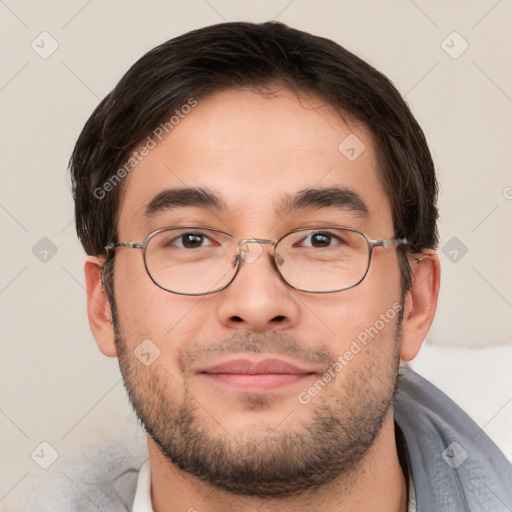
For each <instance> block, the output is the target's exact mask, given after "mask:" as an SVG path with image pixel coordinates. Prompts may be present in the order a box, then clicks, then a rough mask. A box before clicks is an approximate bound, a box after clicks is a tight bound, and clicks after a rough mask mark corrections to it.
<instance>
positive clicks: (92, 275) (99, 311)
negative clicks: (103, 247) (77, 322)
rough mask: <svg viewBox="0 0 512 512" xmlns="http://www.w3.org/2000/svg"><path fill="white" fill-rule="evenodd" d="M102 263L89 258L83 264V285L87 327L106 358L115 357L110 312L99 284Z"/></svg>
mask: <svg viewBox="0 0 512 512" xmlns="http://www.w3.org/2000/svg"><path fill="white" fill-rule="evenodd" d="M102 263H103V262H102V261H101V260H100V259H98V258H97V257H95V256H89V257H88V258H87V260H86V262H85V267H84V270H85V285H86V290H87V316H88V317H89V326H90V328H91V332H92V334H93V336H94V339H95V340H96V344H97V345H98V348H99V349H100V350H101V352H102V353H103V354H105V355H106V356H108V357H116V356H117V352H116V347H115V343H114V339H115V337H114V328H113V325H112V312H111V309H110V304H109V302H108V297H107V294H106V292H105V289H104V288H103V283H102V282H101V266H102Z"/></svg>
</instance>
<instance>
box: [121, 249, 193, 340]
mask: <svg viewBox="0 0 512 512" xmlns="http://www.w3.org/2000/svg"><path fill="white" fill-rule="evenodd" d="M114 293H115V298H116V305H117V309H118V318H119V323H120V326H121V329H122V332H123V337H124V338H128V340H134V341H133V342H135V341H136V340H138V339H146V338H149V339H151V340H154V341H155V343H158V344H160V343H164V342H165V343H167V342H169V341H173V340H176V339H181V338H182V337H183V336H184V334H185V333H186V334H187V336H189V337H190V336H193V335H194V332H195V330H196V328H197V326H198V325H200V322H199V319H198V311H199V310H200V309H201V308H199V307H198V305H199V303H200V302H201V299H202V298H201V297H186V296H183V295H177V294H173V293H170V292H167V291H165V290H162V289H161V288H159V287H158V286H157V285H155V284H154V283H153V281H152V280H151V279H150V277H149V276H148V274H147V273H146V271H145V269H144V265H143V263H142V261H133V260H131V261H128V258H124V259H120V260H119V261H116V266H115V270H114Z"/></svg>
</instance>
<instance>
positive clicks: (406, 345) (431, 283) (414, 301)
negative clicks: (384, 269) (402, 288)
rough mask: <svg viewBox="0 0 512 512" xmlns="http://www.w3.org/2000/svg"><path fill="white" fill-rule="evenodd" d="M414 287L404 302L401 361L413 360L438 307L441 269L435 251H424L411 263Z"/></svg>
mask: <svg viewBox="0 0 512 512" xmlns="http://www.w3.org/2000/svg"><path fill="white" fill-rule="evenodd" d="M411 268H412V272H413V274H412V286H411V290H410V291H409V292H408V293H407V295H406V297H405V303H404V318H403V338H402V347H401V351H400V357H401V359H402V361H410V360H411V359H414V358H415V357H416V356H417V354H418V352H419V351H420V348H421V346H422V344H423V341H424V340H425V338H426V336H427V334H428V331H429V329H430V326H431V325H432V321H433V320H434V315H435V312H436V307H437V299H438V296H439V284H440V278H441V268H440V263H439V257H438V256H437V254H436V252H435V251H433V250H428V251H425V252H424V253H423V254H421V255H418V257H417V258H416V259H415V260H414V261H412V262H411Z"/></svg>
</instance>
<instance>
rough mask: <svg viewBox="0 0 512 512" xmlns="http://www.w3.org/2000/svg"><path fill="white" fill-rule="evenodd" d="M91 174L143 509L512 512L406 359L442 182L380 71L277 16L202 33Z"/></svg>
mask: <svg viewBox="0 0 512 512" xmlns="http://www.w3.org/2000/svg"><path fill="white" fill-rule="evenodd" d="M70 167H71V174H72V179H73V190H74V197H75V203H76V223H77V231H78V235H79V237H80V240H81V242H82V244H83V246H84V248H85V250H86V252H87V254H88V255H89V257H88V259H87V262H86V264H85V274H86V283H87V296H88V315H89V320H90V325H91V329H92V332H93V335H94V337H95V339H96V341H97V344H98V347H99V348H100V350H101V351H102V352H103V353H104V354H105V355H107V356H110V357H118V358H119V365H120V369H121V372H122V375H123V378H124V382H125V386H126V389H127V391H128V394H129V397H130V400H131V403H132V405H133V408H134V410H135V412H136V414H137V417H138V418H139V420H140V422H141V424H142V425H143V427H144V429H145V430H146V432H147V434H148V450H149V460H148V461H147V462H146V463H145V464H144V466H143V467H142V468H141V470H140V473H139V475H138V481H137V482H136V484H137V487H136V495H135V501H134V503H133V510H134V511H135V512H142V511H150V510H153V511H154V512H167V511H175V510H189V511H194V510H197V511H228V510H237V511H239V510H243V511H249V510H265V511H273V510H279V511H281V512H283V511H296V510H315V511H331V510H336V511H348V510H351V511H353V510H357V511H382V512H396V511H404V512H405V511H407V510H409V511H412V510H418V511H428V512H434V511H450V512H454V511H470V510H471V511H477V510H478V511H481V510H493V511H498V510H511V509H512V485H511V484H512V473H511V469H510V465H509V463H508V462H507V461H506V459H505V458H504V456H503V455H502V454H501V453H500V452H499V450H498V449H497V448H496V447H495V445H494V444H493V443H492V442H491V441H490V440H489V439H488V438H487V436H486V435H485V434H484V433H483V432H482V431H481V430H480V429H479V428H478V427H477V426H476V425H475V424H474V423H473V422H472V420H470V419H469V418H468V417H467V416H466V415H465V413H463V412H462V411H461V410H460V409H459V408H458V407H457V406H456V405H455V404H453V403H452V402H451V401H450V400H449V399H448V398H447V397H446V396H444V395H443V394H442V393H440V392H439V391H438V390H437V389H435V388H434V387H433V386H432V385H431V384H429V383H428V382H426V381H425V380H423V379H422V378H421V377H419V376H418V375H416V374H414V373H413V372H411V371H410V370H408V369H407V368H406V367H405V366H404V365H403V364H401V362H406V361H409V360H411V359H413V358H414V357H415V356H416V354H417V353H418V351H419V349H420V347H421V344H422V343H423V341H424V339H425V337H426V335H427V333H428V330H429V328H430V325H431V323H432V319H433V317H434V313H435V309H436V303H437V297H438V291H439V279H440V269H439V260H438V257H437V255H436V253H435V247H436V244H437V228H436V220H437V208H436V200H437V182H436V177H435V172H434V166H433V163H432V159H431V156H430V153H429V150H428V147H427V145H426V142H425V138H424V135H423V133H422V131H421V129H420V127H419V126H418V124H417V122H416V121H415V119H414V118H413V116H412V114H411V113H410V111H409V109H408V108H407V106H406V105H405V103H404V101H403V100H402V99H401V97H400V95H399V94H398V92H397V91H396V90H395V88H394V87H393V86H392V84H391V83H390V82H389V80H388V79H387V78H385V77H384V76H383V75H382V74H380V73H379V72H377V71H376V70H375V69H373V68H372V67H371V66H369V65H368V64H366V63H365V62H363V61H362V60H360V59H359V58H357V57H356V56H354V55H353V54H351V53H349V52H348V51H346V50H345V49H343V48H341V47H340V46H338V45H337V44H335V43H333V42H332V41H329V40H326V39H322V38H319V37H315V36H312V35H310V34H307V33H304V32H300V31H297V30H294V29H291V28H289V27H286V26H285V25H282V24H279V23H264V24H261V25H258V24H249V23H225V24H221V25H216V26H212V27H207V28H204V29H201V30H196V31H194V32H191V33H188V34H185V35H183V36H181V37H178V38H175V39H173V40H170V41H168V42H167V43H164V44H163V45H161V46H159V47H157V48H155V49H154V50H152V51H150V52H149V53H148V54H146V55H145V56H143V57H142V58H141V59H140V60H139V61H138V62H137V63H136V64H135V65H134V66H133V67H132V68H131V69H130V70H129V71H128V72H127V74H126V75H125V76H124V77H123V78H122V80H121V81H120V83H119V84H118V85H117V87H116V88H115V89H114V90H113V91H112V93H110V94H109V95H108V96H107V97H106V98H105V99H104V100H103V101H102V102H101V104H100V105H99V106H98V107H97V109H96V110H95V112H94V113H93V115H92V116H91V118H90V119H89V121H88V122H87V123H86V125H85V127H84V130H83V132H82V134H81V135H80V138H79V140H78V142H77V144H76V147H75V150H74V152H73V155H72V159H71V165H70ZM111 500H112V503H110V504H109V506H110V509H112V510H114V509H115V506H116V505H115V503H114V502H115V501H116V498H115V497H114V487H112V497H111ZM98 506H101V504H98Z"/></svg>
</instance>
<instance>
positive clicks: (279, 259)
mask: <svg viewBox="0 0 512 512" xmlns="http://www.w3.org/2000/svg"><path fill="white" fill-rule="evenodd" d="M275 260H276V264H277V265H278V266H281V265H282V264H283V263H284V259H283V258H282V257H281V255H280V254H279V253H277V252H276V254H275Z"/></svg>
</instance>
